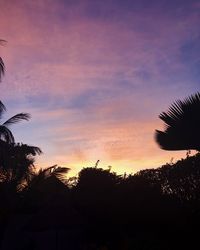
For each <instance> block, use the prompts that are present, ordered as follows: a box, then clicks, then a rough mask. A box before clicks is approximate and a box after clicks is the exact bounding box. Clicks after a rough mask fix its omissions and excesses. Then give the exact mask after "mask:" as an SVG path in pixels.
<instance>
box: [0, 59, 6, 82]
mask: <svg viewBox="0 0 200 250" xmlns="http://www.w3.org/2000/svg"><path fill="white" fill-rule="evenodd" d="M4 73H5V64H4V62H3V60H2V58H1V57H0V81H1V78H2V76H3V75H4Z"/></svg>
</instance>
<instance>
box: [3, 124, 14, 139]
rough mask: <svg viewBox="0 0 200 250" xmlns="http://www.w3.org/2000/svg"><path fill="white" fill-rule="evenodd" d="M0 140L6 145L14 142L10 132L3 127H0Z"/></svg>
mask: <svg viewBox="0 0 200 250" xmlns="http://www.w3.org/2000/svg"><path fill="white" fill-rule="evenodd" d="M0 140H2V141H5V142H7V143H14V142H15V139H14V136H13V134H12V132H11V131H10V130H9V129H8V128H7V127H5V126H3V125H0Z"/></svg>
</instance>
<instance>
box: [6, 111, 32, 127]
mask: <svg viewBox="0 0 200 250" xmlns="http://www.w3.org/2000/svg"><path fill="white" fill-rule="evenodd" d="M30 118H31V115H30V114H28V113H19V114H17V115H14V116H13V117H11V118H10V119H8V120H7V121H6V122H4V123H3V125H4V126H6V127H8V126H10V125H12V124H15V123H17V122H20V121H22V120H26V121H28V120H29V119H30Z"/></svg>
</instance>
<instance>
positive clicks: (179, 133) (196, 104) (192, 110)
mask: <svg viewBox="0 0 200 250" xmlns="http://www.w3.org/2000/svg"><path fill="white" fill-rule="evenodd" d="M159 118H160V119H161V120H163V121H164V123H165V130H164V131H159V130H156V134H155V140H156V142H157V143H158V144H159V146H160V147H161V148H162V149H166V150H189V149H196V150H199V149H200V129H199V128H200V93H196V94H195V95H191V96H190V97H188V98H186V99H185V100H183V101H181V100H177V101H176V102H174V103H173V104H172V105H171V106H170V108H169V110H168V111H167V112H163V113H161V114H160V116H159Z"/></svg>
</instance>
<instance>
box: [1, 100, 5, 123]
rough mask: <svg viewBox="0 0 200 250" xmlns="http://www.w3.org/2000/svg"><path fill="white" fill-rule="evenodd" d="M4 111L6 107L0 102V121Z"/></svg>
mask: <svg viewBox="0 0 200 250" xmlns="http://www.w3.org/2000/svg"><path fill="white" fill-rule="evenodd" d="M5 111H6V107H5V106H4V104H3V103H2V102H1V101H0V119H1V117H2V114H3V113H4V112H5Z"/></svg>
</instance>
